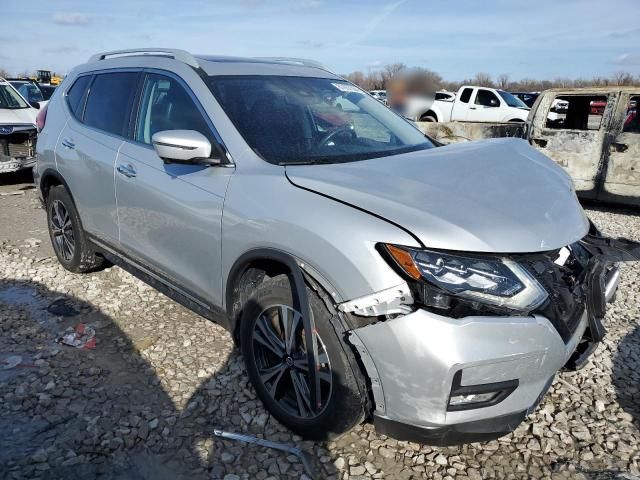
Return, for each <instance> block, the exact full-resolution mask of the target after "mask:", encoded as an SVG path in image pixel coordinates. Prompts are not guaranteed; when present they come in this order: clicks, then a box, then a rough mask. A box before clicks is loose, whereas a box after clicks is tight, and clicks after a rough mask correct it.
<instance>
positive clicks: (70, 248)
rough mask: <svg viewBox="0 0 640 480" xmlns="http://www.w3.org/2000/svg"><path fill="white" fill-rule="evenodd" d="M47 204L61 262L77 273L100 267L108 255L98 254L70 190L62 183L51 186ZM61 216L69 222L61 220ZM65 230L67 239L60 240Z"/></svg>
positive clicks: (53, 240) (54, 241) (50, 227)
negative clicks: (103, 256) (89, 238)
mask: <svg viewBox="0 0 640 480" xmlns="http://www.w3.org/2000/svg"><path fill="white" fill-rule="evenodd" d="M46 207H47V226H48V228H49V237H50V238H51V244H52V246H53V251H54V252H55V253H56V256H57V257H58V261H59V262H60V264H61V265H62V266H63V267H64V268H66V269H67V270H69V271H70V272H73V273H86V272H90V271H93V270H97V269H98V268H100V267H101V266H102V265H103V264H104V258H102V257H100V256H98V255H96V253H95V251H94V249H93V248H92V246H91V244H90V243H89V241H88V239H87V236H86V234H85V233H84V230H83V229H82V223H81V222H80V217H79V216H78V211H77V210H76V207H75V205H74V203H73V200H72V199H71V195H69V192H68V191H67V189H66V188H65V187H63V186H62V185H57V186H54V187H51V189H50V190H49V195H47V200H46ZM65 213H66V214H65ZM60 217H62V218H63V219H66V221H63V222H60V221H59V220H60ZM61 223H62V224H63V225H61ZM59 227H64V228H62V229H61V228H59ZM61 230H64V231H65V233H66V235H67V238H66V239H65V240H64V241H62V240H60V231H61Z"/></svg>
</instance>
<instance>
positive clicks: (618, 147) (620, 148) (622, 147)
mask: <svg viewBox="0 0 640 480" xmlns="http://www.w3.org/2000/svg"><path fill="white" fill-rule="evenodd" d="M609 148H610V151H611V153H616V152H617V153H624V152H626V151H627V150H628V149H629V145H627V144H626V143H618V142H614V143H612V144H611V146H610V147H609Z"/></svg>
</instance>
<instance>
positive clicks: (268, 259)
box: [225, 248, 311, 340]
mask: <svg viewBox="0 0 640 480" xmlns="http://www.w3.org/2000/svg"><path fill="white" fill-rule="evenodd" d="M278 274H286V275H287V276H288V277H289V283H290V284H291V288H292V294H293V298H294V302H295V303H297V305H296V307H297V308H298V309H299V311H300V312H301V313H302V314H303V315H308V316H310V315H311V307H310V305H309V298H308V296H307V290H306V286H305V281H304V274H303V270H302V268H301V267H300V265H299V264H298V261H297V260H296V258H295V257H293V256H292V255H290V254H288V253H286V252H283V251H281V250H276V249H273V248H257V249H253V250H249V251H248V252H245V253H244V254H242V255H241V256H240V257H239V258H238V259H237V260H236V261H235V262H234V264H233V266H232V267H231V269H230V270H229V275H227V281H226V285H225V307H226V311H227V316H228V317H229V330H230V331H231V334H232V335H233V337H234V339H235V340H237V339H238V334H239V328H238V327H239V326H240V322H239V320H240V317H241V315H242V305H243V303H244V301H245V300H246V299H247V297H248V296H249V295H250V288H251V286H252V284H254V285H255V282H261V281H262V279H263V278H264V276H265V275H268V276H275V275H278Z"/></svg>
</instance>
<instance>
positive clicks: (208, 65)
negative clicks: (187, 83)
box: [88, 48, 338, 78]
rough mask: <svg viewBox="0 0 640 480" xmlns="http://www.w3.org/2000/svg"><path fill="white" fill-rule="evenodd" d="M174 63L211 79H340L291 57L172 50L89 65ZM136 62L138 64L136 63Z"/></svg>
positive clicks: (108, 57) (114, 56)
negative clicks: (157, 60) (160, 60)
mask: <svg viewBox="0 0 640 480" xmlns="http://www.w3.org/2000/svg"><path fill="white" fill-rule="evenodd" d="M154 58H155V59H159V58H163V59H172V60H175V61H177V62H180V63H182V64H184V65H188V66H189V67H191V68H194V69H196V70H201V71H204V72H205V73H206V74H208V75H289V76H306V77H329V78H338V77H337V76H336V75H334V74H333V73H331V72H330V71H329V69H328V68H327V67H325V66H324V65H322V64H320V63H318V62H316V61H314V60H308V59H300V58H288V57H256V58H252V57H231V56H222V55H192V54H191V53H189V52H187V51H184V50H178V49H173V48H139V49H127V50H116V51H111V52H103V53H98V54H95V55H93V56H92V57H91V58H90V59H89V62H88V64H92V66H93V64H95V63H98V62H101V61H106V62H107V63H106V64H105V66H106V65H109V66H114V65H115V64H118V63H122V64H123V65H124V64H126V65H127V66H131V64H132V63H136V64H140V66H145V64H146V63H148V62H151V61H152V59H154ZM133 59H135V60H133Z"/></svg>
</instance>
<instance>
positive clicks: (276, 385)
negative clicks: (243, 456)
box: [252, 305, 332, 419]
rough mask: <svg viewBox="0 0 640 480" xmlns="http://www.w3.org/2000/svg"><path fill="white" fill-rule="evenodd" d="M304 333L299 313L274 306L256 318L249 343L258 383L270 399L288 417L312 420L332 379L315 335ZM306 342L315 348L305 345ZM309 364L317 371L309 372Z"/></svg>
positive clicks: (327, 396) (325, 398)
mask: <svg viewBox="0 0 640 480" xmlns="http://www.w3.org/2000/svg"><path fill="white" fill-rule="evenodd" d="M306 333H307V332H305V322H304V321H303V317H302V314H301V313H300V312H298V311H296V310H295V309H293V308H291V307H290V306H288V305H273V306H270V307H268V308H266V309H265V310H264V311H263V312H262V313H261V314H260V315H259V316H258V318H257V320H256V322H255V325H254V329H253V338H252V342H253V355H254V361H255V365H256V367H257V369H258V375H259V376H260V381H261V382H262V384H263V385H264V387H265V388H266V390H267V392H268V393H269V395H270V396H271V398H273V399H274V400H275V401H276V402H277V403H278V405H279V406H280V407H281V408H282V409H283V410H285V411H286V412H287V413H288V414H289V415H292V416H294V417H296V418H301V419H312V418H315V417H318V416H319V415H320V414H322V412H323V411H324V410H325V408H326V406H327V404H328V402H329V399H330V397H331V388H332V375H331V364H330V362H329V355H328V353H327V350H326V347H325V345H324V343H323V342H322V339H321V338H320V336H319V335H318V332H317V331H315V332H314V335H313V336H309V335H307V334H306ZM309 338H313V342H315V345H311V346H308V345H307V341H308V340H307V339H309ZM309 347H311V348H309ZM310 364H311V365H314V364H315V366H316V368H315V369H310V368H309V365H310Z"/></svg>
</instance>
